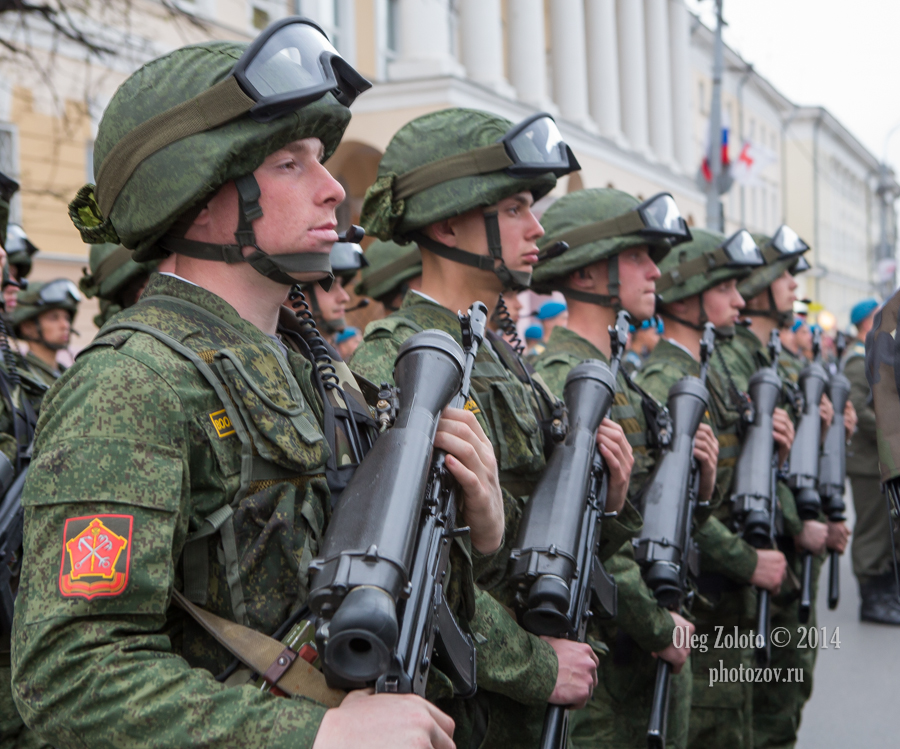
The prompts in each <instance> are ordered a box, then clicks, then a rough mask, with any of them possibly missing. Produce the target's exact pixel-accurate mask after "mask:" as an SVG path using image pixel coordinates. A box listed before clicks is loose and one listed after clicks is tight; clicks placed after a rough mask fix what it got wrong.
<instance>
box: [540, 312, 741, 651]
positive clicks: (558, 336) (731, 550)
mask: <svg viewBox="0 0 900 749" xmlns="http://www.w3.org/2000/svg"><path fill="white" fill-rule="evenodd" d="M585 359H599V360H600V361H602V362H604V363H608V360H607V358H606V356H605V355H604V354H603V352H601V351H600V350H599V349H598V348H597V347H596V346H594V345H593V344H592V343H591V342H590V341H587V340H585V339H584V338H582V337H581V336H580V335H578V334H577V333H574V332H573V331H571V330H568V329H567V328H563V327H561V326H557V327H556V328H554V329H553V333H551V335H550V341H549V342H548V344H547V351H546V352H545V353H544V354H543V355H542V356H541V357H539V359H538V361H537V364H536V366H535V369H536V371H537V372H538V373H540V374H541V376H542V377H543V378H544V381H545V382H546V383H547V384H548V385H549V387H550V389H551V390H552V391H553V393H554V394H555V395H557V396H558V397H562V391H563V387H564V386H565V381H566V376H567V375H568V373H569V371H571V369H572V368H573V367H574V366H576V365H577V364H579V363H580V362H582V361H584V360H585ZM616 385H617V389H616V397H615V400H614V401H613V407H612V409H611V410H610V418H611V419H613V420H614V421H615V422H617V423H618V424H619V425H620V426H621V427H622V429H623V430H624V431H625V434H626V435H627V437H628V441H629V444H631V446H632V448H633V449H634V459H635V462H634V467H633V469H632V473H631V483H630V485H629V490H628V493H629V496H630V497H631V498H632V499H633V501H635V502H637V501H639V495H640V492H641V490H642V489H643V487H644V484H645V483H646V481H647V479H648V478H649V477H650V473H651V472H652V469H653V466H654V464H655V461H656V458H657V452H656V450H654V449H652V448H648V442H652V439H650V435H649V434H648V432H649V429H648V426H647V421H646V417H645V414H644V409H643V403H642V399H641V396H640V395H639V394H638V393H636V392H635V391H634V389H632V388H631V387H629V386H628V383H627V382H626V380H625V377H624V376H623V374H622V373H621V370H620V372H619V375H618V377H617V380H616ZM693 536H694V539H695V541H696V542H697V544H698V546H699V547H700V548H701V551H702V552H703V553H704V554H705V555H706V557H707V558H708V560H709V562H710V564H712V565H715V566H717V567H719V568H723V569H728V568H730V567H731V566H733V558H734V556H735V555H736V554H737V555H740V554H741V553H742V552H743V549H742V547H741V543H742V542H740V539H737V538H736V537H735V536H734V534H733V533H731V532H730V531H729V530H728V529H727V528H726V527H725V526H724V525H723V524H722V523H720V522H719V521H718V520H717V519H715V518H711V517H710V518H708V519H707V518H700V517H698V522H697V523H695V528H694V530H693ZM605 566H606V568H607V570H608V571H609V572H610V574H612V575H613V577H614V578H615V580H616V585H617V587H618V596H619V615H618V616H617V618H616V624H617V625H618V626H619V627H620V628H621V629H622V630H623V631H624V632H625V633H627V634H628V635H629V636H630V637H631V638H632V639H633V640H634V641H635V642H636V643H637V644H638V646H639V647H640V648H641V649H642V650H645V651H647V652H655V651H658V650H662V649H663V648H665V647H667V646H668V645H669V644H671V642H672V631H673V627H674V622H673V621H672V617H671V615H670V614H669V612H668V611H666V610H665V609H662V608H660V607H659V606H658V605H657V603H656V598H655V597H654V596H653V593H652V591H651V590H650V589H649V588H648V587H647V585H646V584H645V583H644V581H643V577H642V576H641V571H640V567H639V566H638V564H637V562H636V561H635V558H634V551H633V549H632V547H631V545H630V544H625V545H623V546H622V547H621V548H620V549H619V551H618V552H616V554H615V555H614V556H613V557H612V558H611V559H610V560H609V561H607V562H606V565H605ZM754 566H755V559H754ZM750 573H751V574H752V569H751V571H750ZM748 579H749V578H748ZM604 634H605V638H606V639H607V641H610V640H611V639H612V638H614V637H615V636H616V633H615V632H613V631H607V632H605V633H604Z"/></svg>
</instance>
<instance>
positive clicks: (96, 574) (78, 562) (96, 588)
mask: <svg viewBox="0 0 900 749" xmlns="http://www.w3.org/2000/svg"><path fill="white" fill-rule="evenodd" d="M133 526H134V516H133V515H86V516H84V517H80V518H69V519H68V520H66V524H65V527H64V528H63V544H62V547H63V548H62V563H61V565H60V570H59V592H60V593H62V594H63V595H64V596H65V597H67V598H77V597H79V596H81V597H82V598H87V599H88V600H90V599H92V598H96V597H98V596H117V595H119V594H120V593H122V591H124V590H125V586H126V585H128V571H129V568H130V566H131V531H132V527H133Z"/></svg>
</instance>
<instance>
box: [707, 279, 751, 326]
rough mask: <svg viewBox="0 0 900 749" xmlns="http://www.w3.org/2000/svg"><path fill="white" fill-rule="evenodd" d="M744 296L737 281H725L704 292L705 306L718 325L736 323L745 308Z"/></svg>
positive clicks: (711, 320)
mask: <svg viewBox="0 0 900 749" xmlns="http://www.w3.org/2000/svg"><path fill="white" fill-rule="evenodd" d="M744 306H745V305H744V298H743V297H742V296H741V295H740V293H739V292H738V290H737V281H736V280H735V279H733V278H732V279H731V280H730V281H723V282H722V283H720V284H718V285H716V286H713V287H712V288H711V289H707V290H706V291H704V292H703V308H704V309H705V310H706V316H707V317H708V318H709V321H710V322H711V323H712V324H713V325H715V326H716V327H718V326H720V325H723V326H728V325H734V324H735V323H736V322H737V321H738V319H739V318H740V315H741V310H742V309H744Z"/></svg>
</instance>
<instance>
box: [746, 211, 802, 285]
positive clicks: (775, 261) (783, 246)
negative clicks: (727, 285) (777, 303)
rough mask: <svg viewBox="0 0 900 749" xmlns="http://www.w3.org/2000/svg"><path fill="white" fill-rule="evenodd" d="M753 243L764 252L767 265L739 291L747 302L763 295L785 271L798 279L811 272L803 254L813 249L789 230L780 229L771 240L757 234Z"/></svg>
mask: <svg viewBox="0 0 900 749" xmlns="http://www.w3.org/2000/svg"><path fill="white" fill-rule="evenodd" d="M753 239H754V240H755V241H756V244H757V245H759V247H760V249H761V250H762V255H763V259H764V260H765V263H766V264H765V265H763V266H761V267H759V268H756V269H755V270H754V271H753V273H751V274H750V275H749V276H748V277H747V278H745V279H744V280H743V281H741V283H740V286H739V287H738V288H739V291H740V292H741V296H742V297H744V299H752V298H753V297H755V296H757V295H758V294H761V293H762V292H763V291H765V290H766V289H767V288H769V286H771V285H772V283H773V282H774V281H775V280H776V279H778V278H780V277H781V276H782V275H783V274H784V272H785V271H790V272H791V274H792V275H797V274H798V273H802V272H803V271H806V270H809V263H807V262H806V258H804V257H803V254H804V253H805V252H806V251H807V250H809V249H810V248H809V245H808V244H806V242H804V241H803V240H802V239H800V237H798V236H797V234H796V233H795V232H793V231H792V230H791V229H790V228H789V227H787V226H781V227H779V229H778V231H776V232H775V235H774V236H772V237H770V236H768V235H766V234H754V235H753ZM776 245H778V246H779V247H780V249H779V247H776Z"/></svg>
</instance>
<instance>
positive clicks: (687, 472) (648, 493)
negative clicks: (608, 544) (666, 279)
mask: <svg viewBox="0 0 900 749" xmlns="http://www.w3.org/2000/svg"><path fill="white" fill-rule="evenodd" d="M714 346H715V329H714V327H713V325H712V323H707V324H706V326H705V327H704V330H703V338H702V340H701V342H700V376H699V377H683V378H682V379H680V380H679V381H678V382H676V383H675V384H674V385H673V386H672V388H671V389H670V390H669V398H668V402H667V407H668V410H669V414H670V416H671V417H672V441H671V443H670V444H669V445H668V447H667V448H666V449H665V450H664V451H663V453H662V454H661V455H660V457H659V462H658V463H657V464H656V469H655V470H654V471H653V475H652V476H651V477H650V480H649V482H648V483H647V486H646V487H645V489H644V490H643V492H642V494H643V500H644V501H643V514H644V526H643V528H642V530H641V533H640V535H639V536H638V537H637V538H636V539H634V541H632V543H633V544H634V547H635V548H634V556H635V559H636V560H637V562H638V564H639V565H640V566H641V571H642V572H643V575H644V580H645V582H646V583H647V586H648V587H649V588H650V590H652V591H653V594H654V595H655V596H656V600H657V601H658V602H659V605H660V606H662V607H664V608H667V609H669V610H670V611H680V610H682V609H683V608H684V607H685V605H686V603H688V602H689V598H690V593H689V589H688V588H689V586H688V572H689V571H690V572H692V573H693V574H697V572H698V571H699V570H698V561H699V560H698V554H697V550H696V547H695V546H694V543H693V541H692V539H691V526H692V523H693V518H694V509H695V507H696V506H697V504H698V501H699V494H700V467H699V465H698V464H697V461H696V459H695V458H694V437H695V436H696V434H697V428H698V427H699V426H700V421H701V419H702V418H703V414H704V413H706V410H707V408H708V407H709V391H708V390H707V389H706V374H707V372H708V370H709V359H710V357H711V356H712V352H713V348H714ZM671 675H672V665H671V664H670V663H668V662H667V661H664V660H663V659H662V658H659V659H658V660H657V665H656V683H655V685H654V687H653V704H652V706H651V708H650V723H649V725H648V727H647V745H648V746H649V747H650V749H665V745H666V728H667V722H668V717H669V680H670V677H671Z"/></svg>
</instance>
